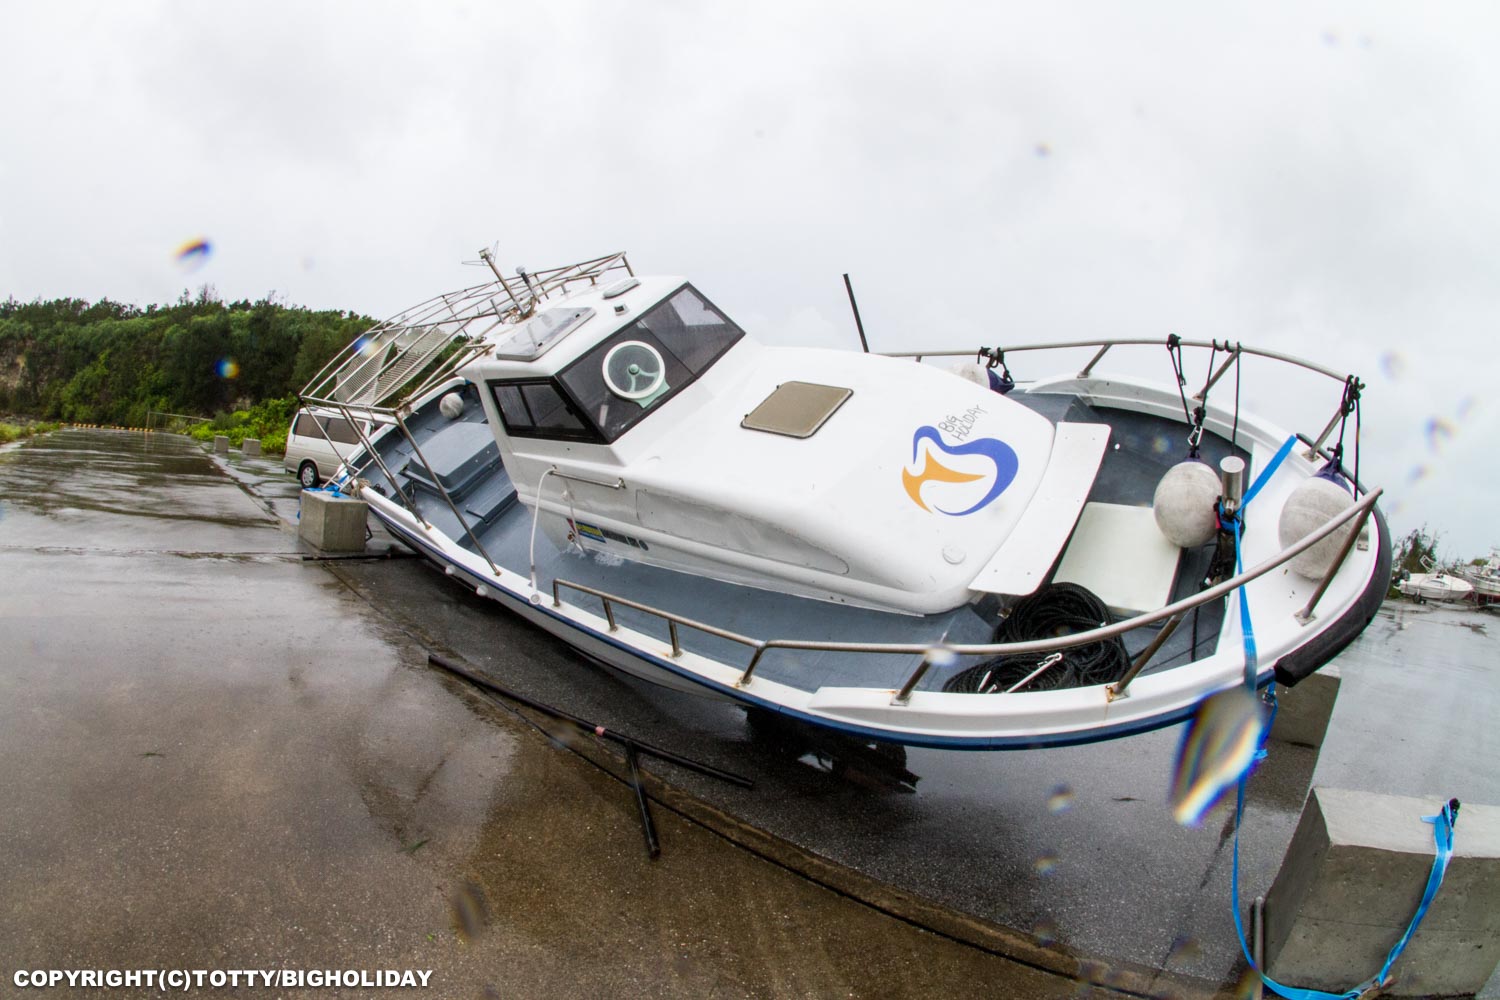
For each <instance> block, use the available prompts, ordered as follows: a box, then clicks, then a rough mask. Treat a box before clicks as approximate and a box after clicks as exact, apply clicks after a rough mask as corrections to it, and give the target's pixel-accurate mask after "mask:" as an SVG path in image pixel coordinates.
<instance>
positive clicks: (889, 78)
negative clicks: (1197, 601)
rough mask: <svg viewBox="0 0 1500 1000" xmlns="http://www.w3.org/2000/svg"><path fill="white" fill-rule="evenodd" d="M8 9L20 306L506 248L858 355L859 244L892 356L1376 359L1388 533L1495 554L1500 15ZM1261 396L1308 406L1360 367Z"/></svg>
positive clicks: (1196, 6) (298, 287)
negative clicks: (695, 290) (623, 273)
mask: <svg viewBox="0 0 1500 1000" xmlns="http://www.w3.org/2000/svg"><path fill="white" fill-rule="evenodd" d="M0 15H3V20H0V24H3V28H4V33H5V35H6V37H7V44H6V46H5V48H6V57H5V59H4V60H0V95H3V96H0V108H3V111H4V138H3V140H0V296H3V295H14V296H15V297H16V298H18V299H22V300H29V299H32V298H37V297H41V298H50V297H55V296H73V297H79V298H85V299H96V298H100V297H103V296H108V297H110V298H113V299H117V300H123V301H128V302H134V303H137V304H146V303H148V302H165V301H171V300H174V299H175V298H176V297H177V296H178V294H179V293H180V292H181V291H182V289H183V288H187V287H192V288H196V287H197V286H199V285H201V284H204V283H211V284H212V285H213V286H214V287H215V288H216V289H217V291H218V292H219V294H220V295H221V296H223V297H224V298H226V299H236V298H259V297H261V296H263V295H266V294H267V293H269V292H272V291H275V292H276V293H277V294H278V295H279V296H282V297H284V298H285V299H286V300H287V301H290V302H292V303H296V304H302V305H308V306H314V307H320V308H338V309H350V310H355V311H359V312H364V313H370V314H372V315H375V316H385V315H389V314H391V313H394V312H396V311H399V310H401V309H403V308H405V307H406V306H409V305H412V304H415V303H416V302H418V301H421V300H423V299H426V298H428V297H430V296H431V295H433V294H436V293H438V292H441V291H447V290H451V289H454V288H458V287H462V286H465V285H469V284H475V283H478V282H480V281H482V280H484V278H485V277H486V276H487V272H484V271H480V270H477V269H474V268H471V267H464V266H463V265H462V264H461V262H462V261H473V260H476V259H477V254H476V251H477V250H478V249H479V248H480V247H484V246H491V245H494V246H497V248H498V256H499V259H500V260H501V262H502V263H503V264H504V266H505V267H506V269H507V271H509V270H511V269H513V268H514V267H515V266H516V265H517V264H522V265H525V266H527V267H528V268H542V267H548V266H553V265H558V264H565V263H570V262H572V261H575V260H582V259H585V258H588V257H593V256H598V255H600V254H604V253H607V252H610V251H614V250H621V249H623V250H628V251H630V255H631V261H632V263H633V264H634V265H635V266H636V268H637V270H640V271H648V272H658V273H661V272H665V273H674V274H685V275H687V276H689V277H690V278H691V279H692V280H693V281H694V282H695V284H697V285H698V287H699V288H701V289H702V290H703V291H704V292H705V293H706V294H707V295H708V296H709V297H710V298H712V299H714V300H715V301H716V302H718V304H719V305H720V306H722V307H723V308H724V309H725V310H726V311H727V312H729V313H730V315H732V316H734V317H735V318H736V319H737V320H738V321H739V322H740V323H741V325H743V326H746V327H747V328H748V329H750V330H751V332H752V333H754V334H755V335H757V336H759V337H761V338H762V339H764V340H767V341H771V342H775V343H788V344H792V343H803V344H817V345H839V346H848V347H857V340H856V337H855V334H854V330H853V325H852V322H851V320H850V318H849V312H848V306H847V302H846V300H845V298H844V290H843V285H842V282H841V279H840V274H841V273H843V272H845V271H848V272H850V273H851V275H852V278H853V281H854V284H855V290H856V292H857V293H858V295H859V299H860V308H861V311H862V313H863V315H864V319H865V325H866V328H867V330H868V331H869V334H870V339H871V341H872V346H873V347H874V348H875V349H876V350H882V349H883V350H902V349H939V348H965V349H967V348H970V347H972V346H974V345H976V344H978V343H987V344H992V343H997V342H1000V343H1012V344H1015V343H1026V342H1036V341H1056V340H1070V339H1081V338H1087V337H1093V336H1140V337H1152V338H1156V337H1161V338H1165V336H1166V335H1167V334H1168V333H1170V332H1177V333H1179V334H1181V335H1182V336H1184V337H1187V338H1202V339H1208V338H1220V339H1230V340H1239V341H1243V342H1244V343H1246V344H1253V345H1256V346H1264V347H1270V348H1273V349H1281V350H1287V351H1291V352H1294V353H1297V354H1301V355H1304V356H1307V357H1309V358H1311V359H1313V360H1315V361H1318V362H1321V363H1323V364H1326V365H1328V366H1330V367H1333V368H1337V369H1339V370H1341V371H1352V372H1357V373H1359V374H1360V375H1361V376H1363V377H1364V378H1365V380H1366V381H1367V382H1368V383H1369V388H1368V390H1367V392H1366V396H1365V407H1364V432H1365V433H1364V464H1363V467H1362V469H1361V473H1362V477H1363V478H1365V479H1366V480H1369V481H1372V482H1374V483H1377V484H1380V485H1384V486H1385V487H1386V488H1387V491H1388V494H1389V499H1388V501H1387V502H1386V504H1385V507H1386V510H1387V512H1388V513H1389V514H1390V516H1391V521H1392V526H1393V528H1394V529H1395V530H1396V531H1397V532H1403V531H1405V530H1409V529H1410V528H1412V527H1416V526H1419V525H1420V524H1422V523H1423V522H1426V523H1427V524H1428V525H1429V526H1430V527H1432V528H1436V529H1439V530H1441V531H1442V533H1443V543H1444V544H1443V550H1444V553H1445V554H1446V555H1448V556H1463V557H1465V558H1467V557H1470V556H1474V555H1479V554H1482V553H1484V552H1485V551H1486V550H1487V549H1488V547H1489V546H1490V545H1491V544H1493V543H1500V527H1497V526H1496V521H1495V517H1494V514H1493V512H1492V509H1491V508H1490V507H1489V503H1491V502H1494V501H1495V500H1496V499H1497V498H1500V472H1497V470H1496V462H1497V448H1496V444H1495V442H1496V440H1497V437H1500V435H1497V431H1500V417H1497V414H1500V401H1497V399H1496V396H1495V392H1494V388H1495V384H1496V381H1497V376H1500V362H1497V360H1496V346H1495V345H1496V342H1497V333H1500V193H1497V192H1500V110H1497V109H1500V59H1497V58H1496V56H1495V53H1496V52H1497V51H1500V6H1497V5H1495V4H1493V3H1488V2H1483V3H1479V2H1476V3H1471V4H1464V5H1461V4H1413V3H1400V4H1374V3H1350V4H1307V3H1288V4H1284V5H1281V6H1280V7H1278V8H1275V9H1269V5H1268V4H1265V3H1253V4H1241V5H1232V4H1217V3H1216V4H1200V3H1176V4H1154V5H1141V4H1126V3H1109V4H1106V3H1098V4H1068V5H1044V4H1038V3H1035V2H1028V3H1024V4H1022V3H1016V4H1009V5H1001V4H974V5H972V6H970V5H949V4H942V3H931V2H928V3H922V4H911V3H902V4H890V3H879V2H861V3H839V4H831V3H830V4H818V3H812V2H801V3H785V4H783V3H770V2H760V3H754V4H734V5H730V4H725V3H709V2H698V3H665V2H653V0H635V2H632V3H620V2H602V0H601V2H597V3H589V4H584V3H566V2H557V0H548V2H545V3H529V4H500V3H474V4H469V5H463V4H445V3H440V2H424V3H420V4H418V3H412V4H402V5H396V4H374V3H368V2H359V3H338V4H334V3H309V2H299V3H285V4H283V3H273V2H266V0H257V2H254V3H243V4H239V3H227V2H213V3H193V4H187V3H183V4H169V3H128V2H110V3H101V4H80V3H69V2H61V0H54V2H49V3H32V2H13V0H0ZM199 237H202V238H205V239H207V240H209V241H210V242H211V243H212V246H213V253H212V254H211V256H210V257H209V258H208V259H207V260H206V261H205V262H203V263H202V265H201V266H200V267H199V268H197V269H196V270H186V269H184V267H183V266H182V265H180V264H179V263H178V261H177V260H176V259H175V258H174V253H175V251H176V250H177V248H178V247H180V246H181V245H182V244H183V243H184V242H186V241H189V240H192V239H195V238H199ZM1142 357H1143V361H1142V362H1141V363H1145V364H1149V365H1152V366H1159V368H1156V367H1153V368H1152V369H1151V370H1152V371H1159V373H1160V374H1162V375H1166V374H1168V370H1167V368H1166V364H1167V363H1166V352H1165V351H1164V350H1163V351H1161V352H1160V353H1159V354H1157V353H1155V350H1154V349H1153V350H1152V351H1151V352H1147V353H1146V354H1143V356H1142ZM1077 360H1079V359H1074V358H1071V357H1059V356H1056V355H1054V356H1052V357H1051V359H1050V360H1047V359H1044V358H1042V357H1031V358H1027V359H1026V360H1025V361H1024V362H1020V363H1018V364H1017V365H1016V366H1015V367H1017V369H1018V370H1017V374H1018V375H1019V376H1021V377H1034V376H1038V375H1044V374H1049V373H1051V372H1053V371H1056V370H1058V369H1060V368H1061V367H1063V366H1064V365H1067V364H1075V363H1077ZM1202 364H1203V362H1202V361H1199V362H1198V365H1202ZM1195 377H1201V374H1200V375H1197V376H1195ZM1244 393H1245V401H1246V405H1247V407H1249V408H1253V409H1255V410H1256V411H1257V412H1266V413H1267V414H1268V415H1269V416H1271V417H1273V418H1274V419H1277V420H1278V421H1279V422H1281V423H1282V424H1283V425H1285V426H1288V427H1289V429H1302V430H1306V431H1308V432H1309V433H1316V432H1317V430H1319V429H1320V427H1321V424H1322V422H1323V420H1324V419H1326V414H1328V413H1330V412H1331V411H1332V409H1333V407H1334V405H1335V404H1336V402H1337V395H1338V393H1337V387H1336V386H1335V385H1333V384H1332V383H1326V384H1323V385H1318V384H1314V383H1311V382H1309V383H1308V384H1307V385H1306V386H1303V385H1301V384H1300V383H1286V382H1284V381H1282V380H1281V379H1279V378H1278V376H1277V375H1276V373H1275V372H1274V371H1271V370H1269V369H1265V368H1257V367H1255V366H1247V368H1246V373H1245V383H1244ZM1315 425H1316V426H1315Z"/></svg>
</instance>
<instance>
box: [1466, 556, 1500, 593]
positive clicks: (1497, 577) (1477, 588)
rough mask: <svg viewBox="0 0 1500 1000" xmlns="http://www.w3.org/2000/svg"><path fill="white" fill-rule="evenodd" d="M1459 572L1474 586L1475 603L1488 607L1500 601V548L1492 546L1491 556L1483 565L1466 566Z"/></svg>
mask: <svg viewBox="0 0 1500 1000" xmlns="http://www.w3.org/2000/svg"><path fill="white" fill-rule="evenodd" d="M1459 572H1460V573H1461V574H1462V575H1463V578H1464V579H1465V580H1466V581H1468V583H1469V585H1470V586H1472V587H1473V588H1474V603H1475V604H1477V605H1478V606H1479V607H1487V606H1488V605H1491V604H1496V603H1500V548H1491V549H1490V557H1489V558H1488V559H1486V560H1485V561H1484V563H1483V564H1482V565H1479V566H1466V567H1464V568H1463V569H1461V570H1459Z"/></svg>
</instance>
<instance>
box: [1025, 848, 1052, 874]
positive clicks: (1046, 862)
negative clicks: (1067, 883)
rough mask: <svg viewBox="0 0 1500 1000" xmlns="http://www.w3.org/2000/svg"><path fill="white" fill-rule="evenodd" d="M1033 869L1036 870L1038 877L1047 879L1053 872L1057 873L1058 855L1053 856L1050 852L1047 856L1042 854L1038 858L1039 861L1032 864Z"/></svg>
mask: <svg viewBox="0 0 1500 1000" xmlns="http://www.w3.org/2000/svg"><path fill="white" fill-rule="evenodd" d="M1031 867H1032V868H1033V869H1035V870H1036V873H1037V874H1038V875H1040V876H1042V877H1043V878H1045V877H1047V876H1048V875H1051V874H1052V873H1053V872H1055V871H1057V855H1056V854H1053V853H1052V852H1050V851H1049V852H1047V853H1046V854H1040V855H1038V856H1037V859H1036V860H1035V861H1033V862H1032V863H1031Z"/></svg>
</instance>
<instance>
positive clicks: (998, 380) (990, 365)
mask: <svg viewBox="0 0 1500 1000" xmlns="http://www.w3.org/2000/svg"><path fill="white" fill-rule="evenodd" d="M974 363H975V364H982V365H984V370H985V373H986V374H987V375H988V376H989V381H990V388H991V389H992V390H994V391H995V392H998V393H999V394H1000V395H1002V396H1003V395H1005V394H1006V393H1008V392H1010V391H1011V390H1012V389H1014V388H1015V387H1016V380H1015V379H1014V378H1013V377H1011V374H1010V368H1009V367H1007V365H1006V364H1005V348H1003V347H981V348H980V349H979V351H978V352H977V353H976V354H975V355H974ZM996 368H998V369H1000V373H999V374H998V375H997V374H995V369H996Z"/></svg>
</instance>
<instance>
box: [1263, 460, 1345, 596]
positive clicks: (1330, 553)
mask: <svg viewBox="0 0 1500 1000" xmlns="http://www.w3.org/2000/svg"><path fill="white" fill-rule="evenodd" d="M1352 506H1354V497H1352V496H1350V495H1349V490H1348V489H1347V488H1346V487H1343V486H1340V485H1339V484H1338V483H1335V482H1332V481H1331V480H1328V479H1325V478H1324V477H1322V476H1313V477H1312V478H1311V479H1309V480H1307V481H1306V482H1304V483H1302V484H1301V485H1300V486H1298V487H1297V488H1296V489H1295V490H1292V495H1291V496H1289V497H1287V500H1286V505H1285V506H1284V507H1282V508H1281V520H1280V522H1279V523H1278V525H1277V534H1278V535H1279V537H1280V540H1281V547H1282V548H1283V549H1284V548H1286V547H1287V546H1288V545H1291V544H1293V543H1294V542H1300V541H1301V540H1302V539H1304V538H1306V537H1307V536H1308V535H1310V534H1312V533H1313V532H1314V531H1316V530H1317V529H1318V528H1321V527H1322V526H1323V525H1324V524H1327V523H1328V520H1329V519H1330V518H1332V517H1333V516H1334V515H1336V514H1338V513H1339V512H1340V511H1343V510H1347V509H1348V508H1350V507H1352ZM1353 530H1354V524H1353V522H1350V523H1348V524H1345V525H1343V526H1342V527H1340V528H1339V529H1338V530H1337V531H1335V532H1334V533H1333V534H1331V535H1329V536H1328V537H1327V538H1325V539H1323V540H1322V541H1321V542H1319V543H1318V544H1316V545H1314V546H1313V547H1312V548H1310V549H1308V550H1307V551H1306V552H1303V553H1302V554H1301V555H1299V556H1297V557H1296V558H1295V559H1293V560H1292V561H1291V564H1290V565H1291V567H1292V572H1293V573H1296V574H1297V575H1298V576H1304V577H1306V578H1307V579H1309V580H1321V579H1323V575H1324V574H1325V573H1327V572H1328V567H1330V566H1332V565H1333V560H1334V559H1335V558H1337V557H1338V554H1339V549H1341V548H1342V547H1343V545H1344V540H1345V539H1347V538H1348V537H1349V532H1351V531H1353Z"/></svg>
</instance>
